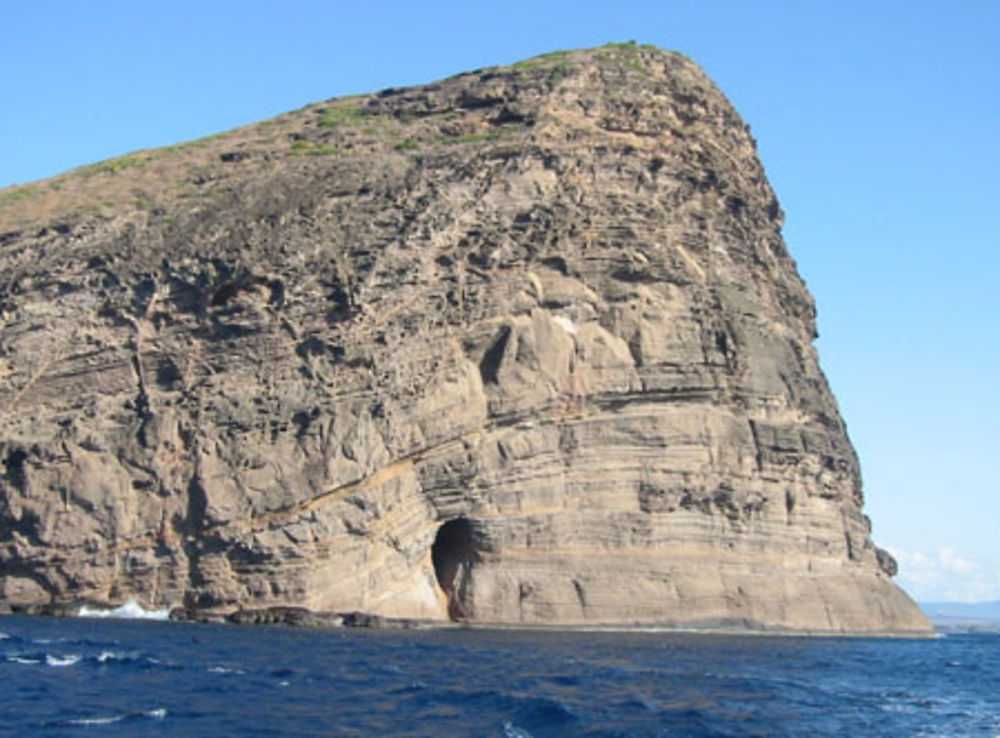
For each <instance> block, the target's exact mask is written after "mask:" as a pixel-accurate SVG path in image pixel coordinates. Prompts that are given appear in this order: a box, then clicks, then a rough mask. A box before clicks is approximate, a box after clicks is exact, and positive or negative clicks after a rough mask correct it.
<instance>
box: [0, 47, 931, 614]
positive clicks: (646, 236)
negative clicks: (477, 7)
mask: <svg viewBox="0 0 1000 738" xmlns="http://www.w3.org/2000/svg"><path fill="white" fill-rule="evenodd" d="M781 220H782V213H781V210H780V208H779V206H778V203H777V201H776V199H775V196H774V194H773V193H772V191H771V189H770V187H769V186H768V184H767V182H766V180H765V177H764V172H763V170H762V168H761V165H760V163H759V161H758V159H757V155H756V151H755V146H754V141H753V139H752V138H751V136H750V134H749V132H748V129H747V127H746V125H745V124H744V123H743V122H742V121H741V120H740V118H739V116H738V115H737V113H736V112H735V110H733V108H732V107H731V105H730V104H729V103H728V102H727V101H726V99H725V98H724V97H723V96H722V95H721V94H720V93H719V91H718V90H716V89H715V88H714V87H713V85H712V84H711V82H710V81H709V80H708V79H707V78H706V77H705V75H704V74H703V73H702V72H701V71H700V70H699V69H698V68H697V67H696V66H695V65H694V64H692V63H691V62H690V61H688V60H687V59H685V58H684V57H682V56H680V55H677V54H672V53H665V52H661V51H657V50H654V49H647V48H637V47H634V46H628V45H626V46H610V47H605V48H602V49H596V50H591V51H584V52H570V53H557V54H551V55H547V56H545V57H540V58H537V59H532V60H528V61H527V62H523V63H521V64H518V65H514V66H513V67H509V68H498V69H488V70H480V71H477V72H473V73H469V74H464V75H460V76H457V77H453V78H450V79H447V80H445V81H442V82H439V83H436V84H431V85H427V86H424V87H417V88H411V89H400V90H384V91H382V92H380V93H377V94H373V95H366V96H361V97H356V98H350V99H342V100H334V101H331V102H328V103H323V104H319V105H313V106H309V107H307V108H304V109H302V110H299V111H295V112H293V113H289V114H287V115H284V116H281V117H279V118H277V119H274V120H272V121H267V122H265V123H261V124H257V125H255V126H250V127H248V128H245V129H240V130H237V131H234V132H231V133H229V134H225V135H223V136H220V137H215V138H213V139H209V140H205V141H200V142H194V143H192V144H188V145H184V146H178V147H172V148H170V149H163V150H157V151H149V152H140V153H138V154H134V155H131V156H129V157H123V158H121V159H117V160H112V161H109V162H104V163H101V164H97V165H94V166H91V167H87V168H84V169H82V170H77V171H75V172H70V173H68V174H66V175H63V176H62V177H60V178H57V179H55V180H52V181H49V182H42V183H38V184H35V185H31V186H28V187H22V188H19V189H9V190H7V191H6V192H0V270H2V271H0V315H2V328H0V463H2V466H0V471H2V474H3V476H2V480H0V514H2V519H0V595H2V600H3V602H5V603H7V605H9V606H10V607H13V608H28V609H30V608H32V607H38V606H42V605H46V604H52V603H55V604H59V603H69V602H75V601H81V600H87V601H97V602H107V603H119V602H121V601H123V600H124V599H126V598H129V597H135V598H137V599H139V601H141V602H142V603H144V604H145V605H147V606H150V607H163V606H170V605H182V606H184V607H185V608H187V609H188V611H189V612H191V613H223V614H224V613H228V612H232V611H235V610H238V609H241V608H263V607H279V606H300V607H306V608H309V609H311V610H315V611H350V610H359V611H365V612H371V613H375V614H380V615H386V616H406V617H420V618H431V619H442V620H444V619H448V618H452V619H461V620H468V621H472V622H479V623H524V624H538V623H559V624H583V623H587V624H639V623H658V624H667V625H679V626H708V627H711V626H736V627H750V628H771V629H788V630H803V631H805V630H808V631H821V632H894V633H921V632H926V630H927V628H928V625H927V623H926V621H925V620H924V619H923V616H922V615H921V614H920V613H919V611H918V610H917V609H916V607H915V606H914V605H913V604H912V602H911V601H910V600H909V599H908V598H907V597H906V596H905V595H904V594H903V593H902V592H901V591H900V590H899V589H897V588H896V587H895V585H893V584H892V582H891V581H890V576H891V575H892V574H893V573H894V562H892V560H891V557H889V556H888V555H887V554H884V553H883V552H881V551H880V550H879V549H877V548H876V547H875V546H874V545H873V544H872V541H871V537H870V530H869V524H868V521H867V519H866V518H865V516H864V515H862V512H861V502H862V500H861V481H860V477H859V472H858V464H857V459H856V457H855V454H854V451H853V449H852V447H851V445H850V442H849V441H848V439H847V436H846V434H845V430H844V424H843V422H842V420H841V418H840V416H839V414H838V411H837V406H836V403H835V401H834V398H833V397H832V396H831V393H830V390H829V388H828V386H827V383H826V380H825V379H824V377H823V374H822V373H821V371H820V369H819V366H818V363H817V357H816V352H815V350H814V348H813V347H812V344H811V342H812V340H813V338H814V337H815V327H814V308H813V301H812V299H811V297H810V295H809V293H808V292H807V291H806V288H805V286H804V285H803V283H802V281H801V279H800V278H799V276H798V275H797V273H796V270H795V265H794V263H793V261H792V259H791V258H790V257H789V255H788V253H787V251H786V249H785V246H784V244H783V242H782V237H781V230H780V229H781Z"/></svg>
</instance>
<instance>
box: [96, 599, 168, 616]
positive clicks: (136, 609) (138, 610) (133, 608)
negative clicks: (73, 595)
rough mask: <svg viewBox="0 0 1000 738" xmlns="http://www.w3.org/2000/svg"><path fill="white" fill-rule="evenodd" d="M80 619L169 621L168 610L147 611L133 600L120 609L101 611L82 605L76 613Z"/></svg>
mask: <svg viewBox="0 0 1000 738" xmlns="http://www.w3.org/2000/svg"><path fill="white" fill-rule="evenodd" d="M77 614H78V615H79V616H80V617H81V618H121V619H124V620H169V619H170V609H169V608H166V609H163V610H147V609H145V608H144V607H143V606H142V605H140V604H139V603H138V602H136V601H135V600H129V601H128V602H126V603H125V604H124V605H121V606H120V607H115V608H112V609H110V610H102V609H100V608H96V607H89V606H87V605H84V606H82V607H81V608H80V611H79V612H78V613H77Z"/></svg>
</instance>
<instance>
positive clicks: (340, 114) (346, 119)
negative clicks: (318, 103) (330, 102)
mask: <svg viewBox="0 0 1000 738" xmlns="http://www.w3.org/2000/svg"><path fill="white" fill-rule="evenodd" d="M316 114H317V115H318V120H317V121H316V125H318V126H320V127H322V128H329V127H336V126H345V125H357V124H359V123H364V122H366V121H370V120H371V116H370V115H365V114H364V113H363V112H362V110H361V106H360V105H358V104H356V103H348V104H340V105H335V106H333V107H328V108H320V109H319V110H317V111H316Z"/></svg>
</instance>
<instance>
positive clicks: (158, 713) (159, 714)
mask: <svg viewBox="0 0 1000 738" xmlns="http://www.w3.org/2000/svg"><path fill="white" fill-rule="evenodd" d="M166 716H167V708H165V707H157V708H156V709H155V710H149V711H148V712H147V713H146V717H150V718H153V720H163V718H165V717H166Z"/></svg>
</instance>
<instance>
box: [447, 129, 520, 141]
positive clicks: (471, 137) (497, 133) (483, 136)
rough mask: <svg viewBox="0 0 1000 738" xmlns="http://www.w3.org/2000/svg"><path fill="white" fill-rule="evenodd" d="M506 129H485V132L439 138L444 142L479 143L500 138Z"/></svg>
mask: <svg viewBox="0 0 1000 738" xmlns="http://www.w3.org/2000/svg"><path fill="white" fill-rule="evenodd" d="M504 134H505V131H502V130H493V131H485V132H483V133H465V134H461V135H458V136H447V135H445V136H441V137H439V138H438V141H440V142H441V143H443V144H463V143H478V142H480V141H496V140H497V139H498V138H500V137H501V136H503V135H504Z"/></svg>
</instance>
